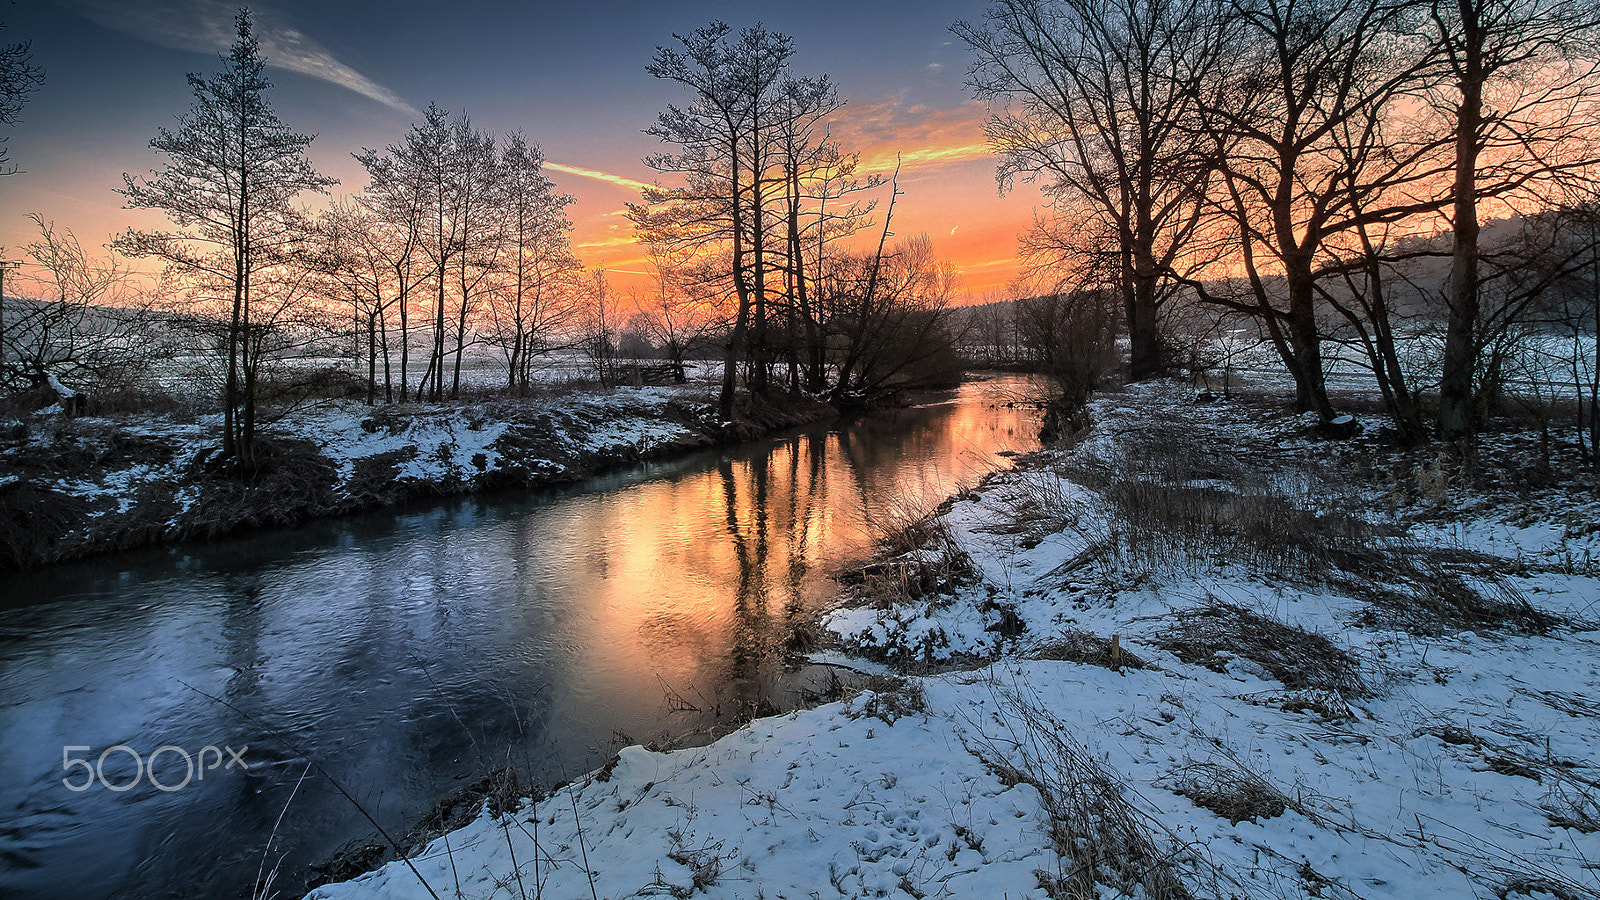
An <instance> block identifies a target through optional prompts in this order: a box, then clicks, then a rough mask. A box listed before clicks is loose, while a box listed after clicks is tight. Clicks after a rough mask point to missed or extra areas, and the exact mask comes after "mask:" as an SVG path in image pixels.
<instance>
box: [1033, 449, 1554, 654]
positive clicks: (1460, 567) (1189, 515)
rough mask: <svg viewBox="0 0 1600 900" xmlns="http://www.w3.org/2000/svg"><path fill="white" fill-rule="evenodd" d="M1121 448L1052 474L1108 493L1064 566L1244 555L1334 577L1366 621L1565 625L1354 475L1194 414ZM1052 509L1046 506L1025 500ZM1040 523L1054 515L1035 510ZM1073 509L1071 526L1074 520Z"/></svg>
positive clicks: (1074, 459) (1073, 461)
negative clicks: (1085, 542) (1394, 517)
mask: <svg viewBox="0 0 1600 900" xmlns="http://www.w3.org/2000/svg"><path fill="white" fill-rule="evenodd" d="M1116 446H1117V454H1116V455H1115V456H1114V457H1112V458H1102V457H1099V456H1096V455H1095V454H1093V453H1091V452H1088V451H1087V450H1082V451H1080V452H1078V453H1076V454H1073V455H1071V456H1068V457H1066V458H1065V459H1063V460H1062V461H1060V462H1059V463H1058V464H1057V466H1056V470H1057V473H1058V474H1059V475H1060V476H1061V477H1064V478H1066V479H1068V480H1072V481H1076V482H1078V483H1080V484H1084V485H1086V486H1088V487H1091V488H1094V489H1096V490H1098V491H1099V492H1100V493H1101V495H1102V496H1103V497H1104V498H1105V507H1106V509H1105V512H1106V515H1105V522H1106V524H1105V525H1104V526H1102V529H1103V530H1102V531H1101V532H1099V533H1097V534H1094V535H1091V541H1090V546H1089V548H1088V549H1087V550H1085V551H1084V552H1083V553H1082V554H1080V555H1079V556H1078V557H1077V558H1076V559H1073V560H1070V561H1068V563H1066V564H1065V565H1063V566H1062V567H1060V568H1059V569H1058V570H1057V573H1058V574H1070V573H1072V572H1073V571H1075V570H1077V569H1080V568H1083V567H1084V566H1087V565H1091V564H1092V565H1098V566H1099V567H1101V569H1102V571H1103V572H1105V573H1106V574H1108V575H1109V574H1113V573H1126V572H1155V573H1171V574H1190V573H1193V572H1194V571H1196V570H1201V569H1205V568H1209V567H1214V566H1237V567H1241V568H1244V569H1247V570H1248V571H1250V572H1253V573H1256V574H1259V575H1262V576H1266V577H1268V578H1272V579H1282V580H1285V581H1290V582H1295V583H1300V584H1306V585H1309V586H1316V587H1322V586H1332V587H1335V588H1338V589H1340V590H1342V591H1345V592H1347V593H1349V594H1350V595H1351V596H1353V597H1355V598H1357V599H1360V600H1363V601H1365V602H1366V603H1368V604H1369V606H1370V610H1371V611H1370V613H1369V618H1370V620H1371V623H1372V624H1377V625H1381V626H1383V627H1391V628H1403V629H1406V630H1409V631H1412V632H1416V633H1424V634H1429V633H1438V632H1441V631H1449V630H1455V631H1459V630H1462V629H1468V628H1471V629H1478V628H1487V629H1499V630H1510V631H1516V632H1521V633H1532V634H1543V633H1548V632H1550V631H1552V630H1554V629H1557V628H1560V627H1562V626H1564V625H1567V624H1570V623H1568V622H1567V621H1566V620H1565V619H1563V618H1561V617H1559V616H1556V615H1552V614H1550V613H1547V612H1543V611H1541V610H1539V609H1537V608H1536V607H1534V606H1533V605H1532V604H1530V603H1529V602H1528V601H1527V600H1526V599H1525V598H1524V597H1522V596H1521V595H1520V594H1519V593H1518V592H1517V590H1516V589H1515V587H1514V586H1513V585H1512V584H1511V583H1510V582H1509V581H1508V580H1507V578H1506V574H1507V573H1508V572H1510V571H1513V570H1515V569H1516V566H1515V564H1513V563H1511V562H1508V561H1507V560H1504V559H1500V558H1497V557H1493V556H1489V555H1487V554H1483V553H1477V552H1472V551H1467V550H1453V549H1441V548H1436V547H1426V546H1423V545H1422V544H1420V543H1419V542H1417V541H1416V540H1414V539H1412V538H1410V537H1409V536H1407V534H1406V531H1405V530H1404V529H1403V528H1401V527H1400V526H1399V524H1398V523H1393V522H1385V521H1379V520H1377V519H1375V518H1374V516H1373V512H1372V509H1371V506H1372V504H1371V503H1370V501H1369V498H1365V497H1363V495H1361V494H1360V493H1358V492H1357V491H1356V490H1355V488H1354V487H1352V485H1354V484H1356V483H1357V482H1359V481H1360V479H1359V478H1358V477H1356V475H1355V473H1353V472H1350V471H1345V470H1343V469H1335V468H1332V465H1333V464H1331V463H1326V464H1324V463H1313V462H1312V461H1310V460H1305V459H1297V460H1293V461H1292V464H1291V463H1289V462H1286V461H1285V460H1283V459H1282V458H1281V457H1280V456H1278V455H1274V454H1272V453H1270V452H1268V451H1267V450H1265V449H1262V448H1258V447H1251V446H1248V445H1244V446H1241V445H1240V443H1239V442H1238V441H1236V440H1232V439H1230V438H1229V437H1228V436H1226V435H1219V434H1214V433H1212V432H1209V431H1207V430H1205V429H1203V428H1201V427H1200V426H1197V425H1194V424H1191V423H1178V422H1170V421H1163V422H1158V423H1152V424H1150V425H1149V427H1144V428H1141V429H1139V430H1138V431H1126V432H1122V433H1119V434H1118V435H1117V444H1116ZM1029 506H1030V509H1031V508H1032V507H1034V506H1038V507H1040V508H1049V504H1048V503H1044V502H1041V501H1034V500H1031V499H1030V501H1029ZM1035 516H1036V517H1037V518H1038V520H1039V521H1041V522H1042V521H1046V517H1043V516H1039V515H1038V514H1037V513H1035ZM1076 522H1077V520H1076V519H1073V520H1072V527H1076Z"/></svg>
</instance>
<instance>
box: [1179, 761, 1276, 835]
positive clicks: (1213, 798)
mask: <svg viewBox="0 0 1600 900" xmlns="http://www.w3.org/2000/svg"><path fill="white" fill-rule="evenodd" d="M1169 782H1170V786H1171V788H1172V792H1173V793H1174V794H1178V795H1180V796H1183V797H1187V798H1189V800H1190V801H1191V802H1192V803H1194V805H1195V806H1199V807H1201V808H1204V809H1209V810H1211V811H1212V812H1214V813H1216V814H1217V815H1219V816H1222V817H1223V818H1224V819H1227V820H1228V821H1229V822H1232V823H1234V824H1236V825H1237V824H1238V823H1240V822H1243V821H1244V820H1246V819H1249V820H1250V821H1252V822H1255V821H1259V820H1261V819H1275V818H1277V817H1278V816H1281V815H1283V814H1284V813H1285V812H1287V811H1288V810H1289V809H1291V808H1295V803H1294V801H1292V800H1290V799H1289V797H1288V795H1286V794H1284V793H1283V792H1282V791H1280V790H1278V789H1277V788H1276V787H1273V786H1272V785H1271V784H1270V783H1269V782H1268V781H1267V780H1266V779H1265V778H1263V777H1261V775H1259V774H1257V773H1255V772H1252V771H1250V770H1248V769H1246V768H1244V767H1243V766H1239V765H1234V764H1227V763H1218V762H1197V763H1190V764H1188V765H1186V766H1183V767H1182V768H1180V769H1178V770H1177V771H1175V772H1173V773H1172V775H1171V776H1170V778H1169Z"/></svg>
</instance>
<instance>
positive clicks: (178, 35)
mask: <svg viewBox="0 0 1600 900" xmlns="http://www.w3.org/2000/svg"><path fill="white" fill-rule="evenodd" d="M59 2H60V3H61V4H62V5H63V6H65V7H66V8H68V9H70V10H72V11H73V12H75V13H77V14H78V15H80V16H83V17H84V18H86V19H89V20H90V21H92V22H95V23H96V24H99V25H103V26H105V27H107V28H111V29H114V30H116V31H121V32H123V33H125V34H130V35H132V36H134V37H136V38H139V39H140V40H144V41H149V42H150V43H152V44H158V45H160V46H163V47H172V48H175V49H178V50H193V51H197V52H218V53H225V52H227V49H228V48H229V47H230V46H232V45H233V40H234V37H235V32H234V16H235V15H237V13H238V7H237V5H236V4H234V3H230V2H226V0H59ZM252 19H253V21H254V24H255V33H256V40H258V41H260V42H261V55H262V56H263V57H265V58H266V60H267V64H268V65H270V66H276V67H278V68H281V69H287V70H289V71H291V72H298V73H300V74H301V75H308V76H310V77H312V78H317V79H320V80H322V81H326V82H328V83H329V84H335V85H338V86H339V87H342V88H345V89H346V90H351V91H354V92H356V93H358V94H360V95H361V96H363V97H366V98H368V99H371V100H375V101H377V102H379V103H382V104H383V105H384V106H387V107H389V108H390V109H393V110H397V111H399V112H402V113H405V114H406V115H408V116H413V117H415V116H419V115H420V113H418V112H417V108H416V107H414V106H412V105H411V104H409V103H407V102H406V101H404V100H402V99H401V98H400V97H399V96H398V95H396V94H395V93H394V92H393V91H391V90H389V89H388V88H385V87H383V86H382V85H380V84H378V83H376V82H374V81H373V80H372V79H370V78H368V77H366V76H365V75H362V74H361V73H360V72H357V71H356V70H355V69H352V68H350V67H349V66H347V65H345V64H344V63H342V62H340V61H339V60H337V59H335V58H334V56H333V54H332V53H330V52H328V50H327V49H326V48H324V47H323V46H322V45H320V44H318V43H317V42H316V41H315V40H313V39H312V38H310V37H309V36H307V35H306V34H305V33H304V32H302V31H300V30H299V29H298V28H295V27H294V26H293V25H291V24H290V23H289V22H288V20H287V19H285V18H284V17H283V16H281V15H279V14H277V13H275V12H273V11H272V10H269V9H263V8H260V7H257V8H255V9H254V10H252Z"/></svg>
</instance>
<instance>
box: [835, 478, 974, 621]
mask: <svg viewBox="0 0 1600 900" xmlns="http://www.w3.org/2000/svg"><path fill="white" fill-rule="evenodd" d="M947 509H948V505H933V504H929V503H927V502H925V501H923V500H921V499H920V498H915V497H912V496H910V495H909V494H901V495H899V496H897V497H892V498H890V499H889V500H888V501H887V502H885V503H884V504H882V505H881V506H879V507H877V508H876V509H873V510H869V511H868V512H867V514H866V519H867V524H868V526H869V527H870V528H871V529H872V531H873V533H874V536H875V541H874V545H875V546H876V547H877V548H878V551H877V554H876V556H875V558H874V559H873V560H871V561H870V562H868V563H867V564H866V565H863V566H862V567H861V568H860V569H859V570H858V571H857V572H855V573H852V574H851V575H850V576H847V578H849V579H851V580H854V581H856V583H857V584H858V585H859V587H858V589H857V591H856V593H857V596H858V597H859V598H860V599H862V600H864V601H865V602H867V603H868V604H869V605H872V606H874V607H877V608H879V609H892V608H894V607H896V606H899V605H902V604H905V603H910V602H913V601H916V600H920V599H922V598H925V597H929V596H933V595H939V594H954V593H955V591H956V590H957V588H959V587H960V586H961V585H962V584H966V583H969V582H970V581H971V580H972V579H973V577H974V576H975V575H976V574H977V568H976V567H975V566H974V565H973V562H972V557H971V556H969V555H968V554H967V551H965V550H963V549H962V548H961V545H960V543H959V542H958V541H957V540H956V536H955V534H954V533H953V532H952V531H951V528H950V523H949V521H948V520H946V519H945V518H944V515H943V513H944V512H945V511H946V510H947Z"/></svg>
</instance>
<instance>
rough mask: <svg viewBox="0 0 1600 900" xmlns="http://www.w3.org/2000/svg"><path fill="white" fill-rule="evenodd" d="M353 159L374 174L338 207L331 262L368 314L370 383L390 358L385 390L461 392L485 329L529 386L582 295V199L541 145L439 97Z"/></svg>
mask: <svg viewBox="0 0 1600 900" xmlns="http://www.w3.org/2000/svg"><path fill="white" fill-rule="evenodd" d="M356 158H357V159H358V160H359V161H360V162H361V164H362V166H363V167H364V168H365V169H366V170H367V174H368V177H369V183H368V186H367V188H366V190H365V192H364V193H363V194H362V196H361V197H360V198H359V199H358V200H357V201H356V202H355V203H354V204H353V206H351V207H350V208H348V209H346V210H343V211H340V210H339V209H337V208H336V209H335V210H334V211H333V212H332V213H330V215H329V217H328V220H327V228H326V229H325V231H326V233H327V235H328V248H329V252H328V254H327V257H326V259H327V262H328V263H329V264H328V266H327V267H326V270H327V271H328V272H329V273H330V274H331V275H332V276H333V277H334V279H335V280H336V282H338V283H339V284H341V285H345V284H348V285H350V286H351V287H350V288H349V289H348V290H347V296H348V298H349V302H350V304H351V308H352V310H354V311H355V314H356V315H357V316H358V317H363V321H364V323H365V332H366V334H367V338H368V340H367V343H368V347H367V359H368V361H369V362H368V366H369V369H368V374H369V384H371V385H373V389H374V390H375V386H376V382H377V378H376V365H377V363H376V360H378V359H379V358H380V357H381V359H382V362H383V366H384V390H385V395H386V396H392V394H393V391H394V385H393V381H392V378H394V377H398V380H399V394H400V399H402V400H405V399H407V398H408V397H415V398H417V399H424V398H426V399H431V400H440V399H443V398H445V397H446V396H449V397H456V396H458V395H459V394H460V391H461V383H462V366H463V363H464V361H465V359H466V356H467V350H468V348H469V347H471V346H473V345H474V344H476V343H478V342H480V341H482V342H487V343H488V344H490V345H491V346H493V347H494V348H495V349H496V350H498V351H499V352H500V354H501V355H502V357H503V358H504V360H505V364H506V381H507V385H508V386H509V387H511V388H513V389H519V390H526V389H527V387H528V385H529V384H530V381H531V379H532V376H533V373H534V372H535V371H536V363H537V360H538V358H539V356H540V354H542V353H545V352H548V351H549V350H551V349H554V348H555V347H556V346H558V345H560V344H561V343H562V340H563V338H562V337H561V336H562V335H564V334H565V333H566V330H567V328H568V326H570V325H572V324H573V323H574V317H575V316H576V314H577V312H578V310H579V306H580V301H581V297H582V290H581V285H580V278H579V272H580V265H579V263H578V260H577V258H576V257H575V256H574V255H573V252H572V247H571V241H570V234H571V230H572V224H571V222H570V221H569V220H568V218H567V215H566V208H567V206H568V205H570V204H571V203H572V202H573V201H572V198H571V197H570V196H567V195H565V194H558V193H556V191H555V188H554V185H552V184H551V182H550V180H549V179H548V178H546V177H545V175H544V169H543V166H544V157H543V155H542V153H541V152H540V150H539V148H538V146H537V145H535V144H530V143H529V142H528V140H527V138H526V137H525V136H523V135H522V134H520V133H513V134H511V135H510V136H508V137H506V138H505V139H503V140H501V139H497V138H496V137H495V136H493V135H490V134H487V133H484V132H482V131H479V130H478V129H476V128H474V127H473V126H472V123H471V121H470V119H468V117H467V116H466V115H465V114H464V113H463V114H458V115H454V116H452V115H450V114H448V113H446V112H445V111H443V110H442V109H440V108H439V107H438V106H436V105H435V106H429V107H428V109H427V111H426V112H425V113H424V115H423V121H422V122H420V123H417V124H416V125H413V126H412V128H411V130H410V131H409V132H408V133H407V134H406V136H405V139H404V140H403V141H401V142H400V143H398V144H395V145H391V146H390V147H388V148H387V149H385V150H384V151H382V152H379V151H374V150H367V151H364V152H362V153H360V154H358V155H357V157H356ZM341 219H346V220H349V219H353V220H354V222H355V225H354V227H350V226H348V225H345V226H341V221H340V220H341ZM341 234H347V235H350V238H349V239H347V240H341V238H340V235H341ZM352 251H354V252H352ZM391 330H394V331H397V335H396V337H395V338H394V341H393V342H394V343H395V344H397V345H398V346H395V347H392V348H391V347H390V346H389V342H390V336H389V335H390V332H391ZM418 339H420V340H424V341H425V343H424V344H422V345H421V346H415V347H414V345H416V344H417V340H418ZM414 349H418V350H422V358H421V359H415V360H414V359H413V350H414ZM395 355H398V364H397V365H396V364H395V362H394V361H393V357H394V356H395ZM416 369H420V370H421V371H420V374H419V375H417V377H416V378H415V380H413V379H412V375H413V372H414V370H416Z"/></svg>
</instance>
